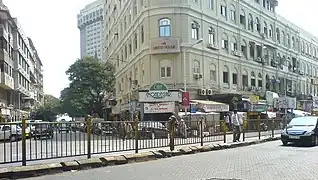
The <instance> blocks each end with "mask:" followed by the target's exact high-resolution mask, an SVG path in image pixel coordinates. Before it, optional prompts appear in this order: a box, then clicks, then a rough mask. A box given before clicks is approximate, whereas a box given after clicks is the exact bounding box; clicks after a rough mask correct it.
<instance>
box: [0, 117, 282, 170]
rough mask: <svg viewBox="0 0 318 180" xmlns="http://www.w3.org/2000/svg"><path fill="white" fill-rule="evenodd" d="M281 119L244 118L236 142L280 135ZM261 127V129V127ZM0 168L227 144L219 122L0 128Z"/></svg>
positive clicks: (21, 124) (87, 122) (224, 127)
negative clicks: (159, 149) (56, 160)
mask: <svg viewBox="0 0 318 180" xmlns="http://www.w3.org/2000/svg"><path fill="white" fill-rule="evenodd" d="M281 123H282V121H281V120H278V119H274V120H261V119H255V120H251V119H250V120H244V125H243V126H242V136H243V138H241V140H245V139H246V138H251V137H258V138H261V136H273V135H275V134H277V133H280V132H281V126H280V124H281ZM264 124H265V125H266V126H265V125H264ZM0 140H1V141H2V142H1V143H0V151H1V152H2V153H0V164H5V163H15V162H22V165H26V162H27V161H35V160H43V159H53V158H62V157H72V156H87V157H88V158H90V157H91V155H93V154H102V153H111V152H119V151H132V150H133V151H135V152H136V153H138V151H139V150H141V149H150V148H159V147H169V146H170V149H171V150H173V149H174V148H175V146H178V145H186V144H201V145H203V144H204V143H207V142H232V141H233V135H232V128H231V126H230V125H227V124H225V122H224V121H215V120H213V121H208V120H204V119H203V120H198V121H178V120H174V121H173V120H171V121H162V122H161V121H160V122H157V121H156V122H153V121H141V122H140V121H138V119H137V120H136V121H102V120H92V119H91V118H87V119H86V120H85V121H82V122H37V123H26V122H25V120H23V121H22V122H16V123H1V124H0Z"/></svg>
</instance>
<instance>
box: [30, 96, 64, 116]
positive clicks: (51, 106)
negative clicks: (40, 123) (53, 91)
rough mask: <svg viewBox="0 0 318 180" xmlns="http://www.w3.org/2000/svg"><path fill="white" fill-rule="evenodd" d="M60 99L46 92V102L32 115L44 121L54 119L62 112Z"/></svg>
mask: <svg viewBox="0 0 318 180" xmlns="http://www.w3.org/2000/svg"><path fill="white" fill-rule="evenodd" d="M60 107H61V103H60V100H59V99H58V98H56V97H54V96H52V95H49V94H45V95H44V102H43V104H41V105H40V106H39V107H38V108H37V109H36V111H35V112H34V113H33V114H32V115H31V116H32V119H40V120H44V121H54V120H55V119H56V118H55V117H56V115H57V114H59V112H60Z"/></svg>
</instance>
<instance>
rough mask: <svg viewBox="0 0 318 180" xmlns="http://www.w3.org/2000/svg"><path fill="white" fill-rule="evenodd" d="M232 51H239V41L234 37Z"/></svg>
mask: <svg viewBox="0 0 318 180" xmlns="http://www.w3.org/2000/svg"><path fill="white" fill-rule="evenodd" d="M231 51H237V41H236V38H235V37H234V36H233V37H232V40H231Z"/></svg>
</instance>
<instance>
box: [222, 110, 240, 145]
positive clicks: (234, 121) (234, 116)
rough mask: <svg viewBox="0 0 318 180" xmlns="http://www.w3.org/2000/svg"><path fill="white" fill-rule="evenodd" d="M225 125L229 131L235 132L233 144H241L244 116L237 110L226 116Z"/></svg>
mask: <svg viewBox="0 0 318 180" xmlns="http://www.w3.org/2000/svg"><path fill="white" fill-rule="evenodd" d="M225 123H226V126H227V129H228V130H229V131H233V142H239V141H240V138H241V132H242V127H243V114H238V113H237V110H236V109H235V110H234V111H233V112H232V113H227V114H226V115H225Z"/></svg>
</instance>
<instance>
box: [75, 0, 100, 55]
mask: <svg viewBox="0 0 318 180" xmlns="http://www.w3.org/2000/svg"><path fill="white" fill-rule="evenodd" d="M103 23H104V0H97V1H95V2H93V3H90V4H88V5H86V6H85V8H84V9H82V10H81V11H80V13H79V14H78V15H77V27H78V29H79V30H80V45H81V57H84V56H94V57H96V56H97V58H98V59H102V49H103V47H102V36H103V29H102V28H103Z"/></svg>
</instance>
